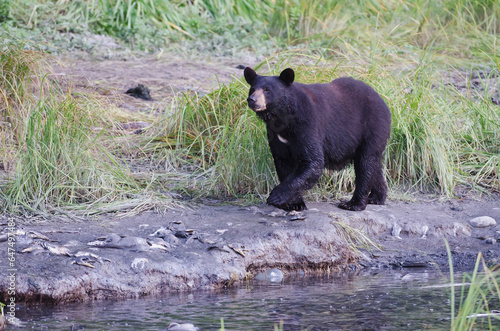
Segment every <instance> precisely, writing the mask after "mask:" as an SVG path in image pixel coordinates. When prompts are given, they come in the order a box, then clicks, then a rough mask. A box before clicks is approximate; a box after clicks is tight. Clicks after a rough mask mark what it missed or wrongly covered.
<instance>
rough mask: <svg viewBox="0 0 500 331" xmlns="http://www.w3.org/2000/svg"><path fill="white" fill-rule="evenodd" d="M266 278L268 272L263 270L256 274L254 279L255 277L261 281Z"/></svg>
mask: <svg viewBox="0 0 500 331" xmlns="http://www.w3.org/2000/svg"><path fill="white" fill-rule="evenodd" d="M266 278H267V277H266V274H265V273H263V272H259V273H258V274H256V275H255V277H254V279H255V280H258V281H260V282H262V281H265V280H266Z"/></svg>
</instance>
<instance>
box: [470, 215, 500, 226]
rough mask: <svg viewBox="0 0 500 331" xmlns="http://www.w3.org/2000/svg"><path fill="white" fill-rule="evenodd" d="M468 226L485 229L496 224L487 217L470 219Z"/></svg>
mask: <svg viewBox="0 0 500 331" xmlns="http://www.w3.org/2000/svg"><path fill="white" fill-rule="evenodd" d="M469 224H470V225H472V226H473V227H475V228H486V227H488V226H492V225H496V224H497V222H496V221H495V220H494V219H493V218H491V217H489V216H480V217H476V218H473V219H471V220H470V221H469Z"/></svg>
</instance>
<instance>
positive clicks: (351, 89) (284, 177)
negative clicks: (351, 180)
mask: <svg viewBox="0 0 500 331" xmlns="http://www.w3.org/2000/svg"><path fill="white" fill-rule="evenodd" d="M245 79H246V81H247V82H248V83H249V84H250V86H251V88H250V93H249V97H248V104H249V107H250V108H252V109H254V110H255V107H256V100H255V98H254V97H253V95H254V92H255V91H257V90H259V89H263V91H264V95H265V100H266V102H265V104H266V107H267V108H266V109H265V110H262V111H256V113H257V115H258V116H259V117H260V118H261V119H262V120H264V122H265V123H266V126H267V135H268V140H269V147H270V148H271V153H272V155H273V158H274V164H275V167H276V171H277V173H278V178H279V180H280V184H279V185H278V186H276V187H275V188H274V189H273V190H272V192H271V194H270V195H269V198H268V199H267V203H268V204H270V205H273V206H275V207H278V208H281V209H284V210H303V209H307V208H306V205H305V203H304V200H303V198H302V194H303V192H304V191H305V190H308V189H310V188H312V187H313V186H314V185H315V184H316V183H317V182H318V180H319V178H320V176H321V174H322V172H323V168H328V169H334V170H339V169H342V168H344V167H345V166H346V165H348V164H349V163H351V162H354V170H355V173H356V181H355V184H356V188H355V190H354V194H353V197H352V199H351V200H350V201H347V202H342V203H340V205H339V207H340V208H343V209H348V210H364V209H365V208H366V204H367V203H371V204H379V205H383V204H384V203H385V199H386V197H387V184H386V181H385V178H384V175H383V171H382V157H383V153H384V150H385V147H386V144H387V140H388V139H389V134H390V125H391V113H390V111H389V108H388V107H387V105H386V104H385V102H384V100H382V98H381V97H380V95H379V94H378V93H377V92H375V90H374V89H373V88H371V87H370V86H368V85H366V84H365V83H363V82H361V81H358V80H355V79H353V78H347V77H344V78H338V79H335V80H334V81H332V82H331V83H328V84H310V85H307V84H300V83H294V82H293V81H294V72H293V70H292V69H290V68H288V69H285V70H284V71H283V72H282V73H281V75H280V76H279V77H278V76H259V75H257V74H256V73H255V71H254V70H253V69H252V68H249V67H247V68H245ZM278 135H279V136H278ZM280 137H281V139H279V138H280ZM283 140H284V141H285V142H283Z"/></svg>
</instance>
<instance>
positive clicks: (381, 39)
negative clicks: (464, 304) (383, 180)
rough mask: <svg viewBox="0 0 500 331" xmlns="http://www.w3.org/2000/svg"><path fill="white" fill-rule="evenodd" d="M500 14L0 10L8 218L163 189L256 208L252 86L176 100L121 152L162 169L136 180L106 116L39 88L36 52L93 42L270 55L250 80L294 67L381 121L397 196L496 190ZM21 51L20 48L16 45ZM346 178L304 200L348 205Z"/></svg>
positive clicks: (262, 164)
mask: <svg viewBox="0 0 500 331" xmlns="http://www.w3.org/2000/svg"><path fill="white" fill-rule="evenodd" d="M499 17H500V4H499V3H498V2H497V1H489V0H485V1H479V0H460V1H451V0H441V1H426V0H420V1H394V0H370V1H361V0H359V1H344V0H338V1H302V0H290V1H285V0H269V1H258V2H248V1H229V0H210V1H209V0H199V1H189V2H188V1H181V0H177V1H149V0H148V1H145V0H142V1H141V0H127V1H125V0H107V1H105V0H88V1H84V0H81V1H60V0H59V1H39V0H30V1H10V2H2V5H1V6H0V22H1V23H0V24H1V25H2V28H3V30H2V31H3V32H2V36H3V37H5V38H3V39H2V45H0V46H1V47H2V70H3V73H4V74H3V75H2V96H3V97H2V103H3V104H2V109H3V110H2V112H1V113H0V116H1V117H2V131H1V132H0V134H2V138H3V139H2V145H1V148H2V150H1V153H0V157H1V158H2V162H3V164H4V167H6V168H9V169H11V170H13V169H15V171H11V176H10V177H9V178H8V179H7V181H6V182H5V179H4V184H2V185H4V189H3V190H2V197H3V199H6V201H7V202H8V203H6V204H3V206H7V207H5V209H6V210H11V209H15V208H17V207H16V206H23V208H27V207H29V208H31V209H33V210H37V209H40V208H41V209H46V208H48V206H52V207H54V206H56V207H57V208H59V207H60V206H63V205H68V204H69V205H72V206H73V208H77V207H76V204H77V203H84V204H85V203H91V202H92V201H101V202H108V203H109V202H116V201H117V199H118V200H119V199H120V198H126V197H131V196H133V197H137V194H146V195H145V196H147V197H149V198H151V196H152V195H155V192H158V191H165V190H179V191H181V192H188V193H189V194H194V195H215V196H218V197H224V198H239V197H245V198H247V199H254V198H258V199H259V200H260V199H262V198H263V197H264V196H265V195H267V194H268V193H269V191H270V189H271V188H272V187H274V185H275V184H276V183H277V178H276V175H275V172H274V167H273V164H272V160H271V157H270V152H269V150H268V147H267V142H266V137H265V128H264V126H263V124H262V123H260V122H259V121H258V119H257V118H256V116H255V115H254V114H252V112H250V111H249V110H248V108H247V106H246V104H245V98H246V94H247V91H248V87H247V86H246V84H245V83H244V82H243V81H239V80H238V81H234V82H233V83H232V84H230V85H227V86H221V87H220V88H219V89H217V90H215V91H213V92H211V93H209V94H207V95H205V96H203V97H201V96H197V95H194V96H193V95H181V96H177V97H176V98H175V100H174V102H173V104H172V108H175V109H176V112H175V113H174V115H173V116H172V114H170V112H167V111H165V112H164V113H165V115H163V116H159V117H158V119H157V123H156V124H155V125H154V128H153V129H152V130H149V131H148V134H146V135H143V136H141V137H137V138H135V139H136V143H135V145H134V144H130V146H141V143H142V146H141V147H140V148H141V152H142V153H143V154H141V155H143V156H144V157H148V158H153V159H155V160H156V161H157V162H159V163H164V164H165V167H164V168H165V169H169V171H168V172H167V173H165V174H164V175H162V176H159V177H158V176H157V175H155V177H154V178H153V177H151V178H149V179H147V180H144V178H141V179H139V178H138V177H139V176H135V178H136V180H134V179H132V178H134V174H132V173H129V171H128V169H127V167H126V166H125V164H124V161H125V159H121V157H122V156H123V155H124V154H127V153H129V152H134V153H135V151H130V150H123V148H121V149H115V147H114V146H116V142H115V141H116V140H117V139H122V141H123V139H124V138H120V137H119V138H117V137H112V136H111V135H110V134H108V133H104V132H105V131H102V130H96V128H97V127H106V126H109V125H110V124H109V123H111V122H112V120H106V118H107V116H113V115H112V114H111V113H110V112H109V110H108V109H106V107H105V106H104V105H101V104H99V102H97V101H96V100H95V98H93V97H89V96H85V95H77V93H76V92H75V91H62V90H61V89H60V88H59V87H57V86H56V85H54V83H53V82H52V80H51V79H50V74H49V75H48V76H47V73H49V72H50V70H49V69H48V66H47V65H45V62H46V58H47V55H46V53H47V52H52V53H56V54H57V53H59V52H61V49H64V48H66V49H68V50H75V49H83V50H86V51H89V52H90V53H94V52H97V51H98V50H96V49H94V48H93V47H94V46H92V45H85V44H84V42H83V40H84V39H85V38H84V37H85V36H87V35H88V34H89V33H98V34H107V35H109V36H111V37H114V38H117V39H118V40H120V41H121V43H122V45H124V46H126V47H130V48H131V49H132V48H133V49H142V50H151V51H154V50H157V49H160V48H168V47H169V45H175V48H176V49H178V50H177V51H179V52H193V51H196V52H197V53H198V54H199V52H200V51H201V54H209V55H216V56H217V55H235V54H241V53H244V52H246V51H250V52H254V53H257V54H269V55H268V56H267V58H266V60H265V61H264V62H262V63H261V64H260V65H259V66H258V68H257V70H258V71H259V72H263V73H270V74H276V73H278V72H279V71H280V70H282V69H283V68H285V67H287V66H292V67H294V69H295V70H296V73H297V80H298V81H301V82H306V83H308V82H327V81H330V80H331V79H333V78H336V77H339V76H344V75H352V76H354V77H356V78H358V79H362V80H364V81H366V82H367V83H369V84H370V85H372V86H374V87H375V88H376V90H377V91H379V92H380V93H381V95H382V96H383V97H384V99H385V100H386V101H387V103H388V104H389V106H390V108H391V110H392V113H393V125H392V134H391V140H390V142H389V146H388V148H387V153H386V166H387V170H386V171H387V177H388V178H389V181H390V185H391V186H392V188H393V190H392V191H394V188H400V187H405V188H408V187H410V188H414V189H418V190H425V191H434V192H439V193H441V194H445V195H448V196H450V195H452V194H453V193H454V190H455V189H456V187H457V185H461V184H465V185H467V186H468V187H473V188H477V189H480V190H484V191H498V190H499V187H500V171H499V167H500V146H499V141H500V110H499V109H500V108H499V107H498V106H496V105H495V104H493V103H492V102H491V100H490V98H491V97H494V98H500V96H499V92H498V77H499V74H498V70H499V67H500V64H499V63H500V61H499V59H500V53H499V51H500V50H499V47H498V40H497V34H498V32H499V31H500V21H499V20H500V19H499ZM69 35H71V38H68V36H69ZM19 38H20V39H23V40H25V41H24V42H23V43H22V44H21V45H19V43H18V42H14V44H17V45H18V46H12V43H13V40H18V39H19ZM32 41H36V42H37V43H38V45H39V46H38V47H33V46H32V45H33V43H32ZM170 49H172V48H170ZM306 49H307V50H306ZM276 51H280V52H276ZM271 53H272V55H270V54H271ZM12 63H15V65H12ZM474 73H475V75H476V76H477V77H476V76H473V75H472V74H474ZM474 77H475V78H474ZM473 78H474V81H473ZM479 87H481V88H479ZM167 113H168V114H167ZM107 123H108V124H107ZM7 127H8V128H7ZM144 138H146V141H142V142H141V141H139V140H140V139H144ZM120 145H127V144H121V143H120ZM96 146H106V147H105V148H99V147H96ZM55 150H57V151H58V153H54V151H55ZM97 160H98V161H97ZM142 177H144V176H142ZM353 178H354V175H353V171H352V169H346V170H344V171H342V172H334V173H331V172H325V176H323V178H322V179H321V182H320V184H319V185H318V186H317V188H315V189H314V190H311V191H310V192H309V197H308V199H315V200H321V199H324V198H327V199H332V196H331V195H332V194H333V193H332V192H341V193H346V192H349V191H350V190H352V188H353ZM152 184H154V185H152ZM149 198H148V199H149ZM58 206H59V207H58ZM49 209H50V208H49Z"/></svg>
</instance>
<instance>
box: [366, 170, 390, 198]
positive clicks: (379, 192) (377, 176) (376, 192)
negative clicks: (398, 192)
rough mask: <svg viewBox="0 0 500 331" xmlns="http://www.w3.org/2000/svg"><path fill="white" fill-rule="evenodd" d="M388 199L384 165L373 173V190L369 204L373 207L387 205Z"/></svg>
mask: <svg viewBox="0 0 500 331" xmlns="http://www.w3.org/2000/svg"><path fill="white" fill-rule="evenodd" d="M386 198H387V182H386V181H385V177H384V172H383V171H382V165H380V166H379V167H377V169H375V171H374V172H373V177H372V190H371V192H370V195H369V196H368V203H369V204H372V205H385V199H386Z"/></svg>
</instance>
